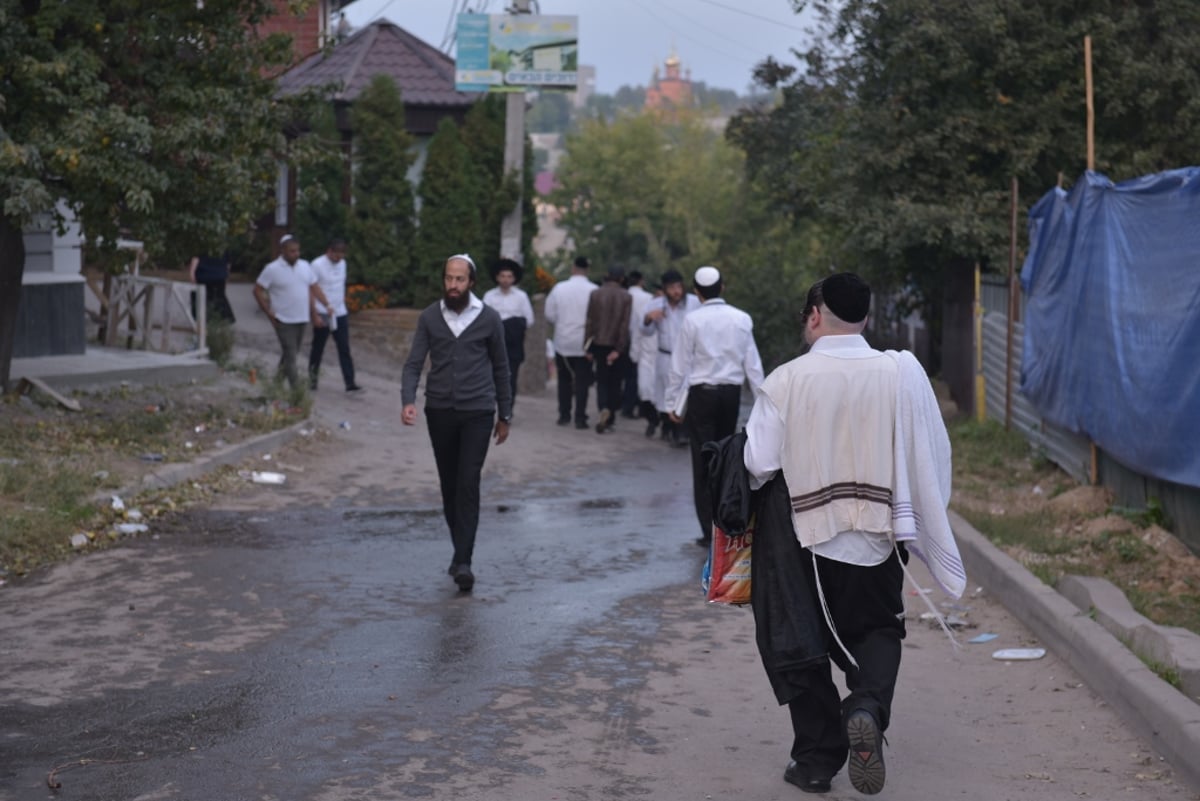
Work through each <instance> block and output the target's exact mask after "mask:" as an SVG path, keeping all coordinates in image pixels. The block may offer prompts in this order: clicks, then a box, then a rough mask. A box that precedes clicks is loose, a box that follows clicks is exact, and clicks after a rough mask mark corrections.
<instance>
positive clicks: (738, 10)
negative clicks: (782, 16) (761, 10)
mask: <svg viewBox="0 0 1200 801" xmlns="http://www.w3.org/2000/svg"><path fill="white" fill-rule="evenodd" d="M700 2H701V3H707V4H708V5H710V6H716V7H717V8H723V9H725V10H726V11H733V12H735V13H737V14H744V15H746V16H747V17H754V18H755V19H760V20H762V21H763V22H769V23H771V24H772V25H778V26H779V27H780V28H788V29H790V30H793V31H800V33H808V31H807V30H806V29H804V28H801V27H799V26H797V25H788V24H787V23H786V22H780V21H779V20H777V19H771V18H770V17H764V16H763V15H762V14H755V13H754V12H753V11H747V10H745V9H744V8H738V7H737V6H727V5H725V4H724V3H718V2H717V0H700Z"/></svg>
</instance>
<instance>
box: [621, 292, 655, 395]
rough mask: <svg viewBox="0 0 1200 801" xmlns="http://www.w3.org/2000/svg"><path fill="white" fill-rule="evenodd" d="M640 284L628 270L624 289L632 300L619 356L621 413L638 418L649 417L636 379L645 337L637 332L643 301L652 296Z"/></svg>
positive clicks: (648, 299) (646, 301)
mask: <svg viewBox="0 0 1200 801" xmlns="http://www.w3.org/2000/svg"><path fill="white" fill-rule="evenodd" d="M643 283H645V279H644V278H643V276H642V274H641V273H640V272H638V271H637V270H633V271H631V272H630V273H629V275H628V276H627V277H626V280H625V285H626V291H627V292H629V297H630V298H631V299H632V301H633V303H632V305H631V306H630V309H629V353H628V355H627V356H626V357H624V358H623V362H624V372H623V373H622V382H623V385H622V388H621V416H622V417H627V418H630V419H635V418H638V417H645V418H646V419H650V415H647V414H645V413H644V411H643V404H642V397H641V382H640V373H641V368H640V364H641V361H642V350H643V348H644V347H645V346H644V344H643V343H644V342H646V341H647V339H648V338H647V337H643V336H642V335H641V330H640V329H641V327H642V315H643V314H645V313H646V304H647V303H649V302H650V301H651V300H652V299H653V298H654V295H652V294H650V293H649V292H647V291H646V288H645V287H644V286H643ZM653 359H654V357H653V356H651V357H650V358H649V359H647V361H649V362H652V361H653Z"/></svg>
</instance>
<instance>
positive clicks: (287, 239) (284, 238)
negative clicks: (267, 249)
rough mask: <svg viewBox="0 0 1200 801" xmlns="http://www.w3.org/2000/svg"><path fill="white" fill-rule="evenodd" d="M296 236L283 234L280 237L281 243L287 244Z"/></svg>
mask: <svg viewBox="0 0 1200 801" xmlns="http://www.w3.org/2000/svg"><path fill="white" fill-rule="evenodd" d="M295 238H296V237H294V236H292V235H291V234H284V235H283V236H281V237H279V244H281V245H284V244H287V243H288V242H291V241H292V240H293V239H295Z"/></svg>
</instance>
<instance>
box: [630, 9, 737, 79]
mask: <svg viewBox="0 0 1200 801" xmlns="http://www.w3.org/2000/svg"><path fill="white" fill-rule="evenodd" d="M638 8H640V9H641V10H642V11H645V12H646V13H647V14H649V15H650V16H652V17H654V18H655V19H656V20H658V21H659V22H661V23H662V24H663V27H665V28H667V29H668V30H670V31H672V32H674V33H676V34H677V35H679V36H682V37H683V38H684V39H687V40H688V41H690V42H693V43H694V44H697V45H699V46H700V47H701V48H703V49H704V50H707V51H709V52H711V53H716V54H717V55H720V56H725V58H728V59H730V60H732V61H735V62H737V63H738V64H745V63H746V58H745V57H744V56H736V55H734V54H732V53H726V52H725V51H724V50H719V49H717V48H715V47H712V46H711V45H707V44H705V43H704V42H701V41H699V40H697V39H696V38H695V37H692V36H689V35H688V34H686V33H684V32H683V31H680V30H678V29H676V28H675V27H674V26H673V25H671V23H670V22H668V21H667V20H665V19H663V18H662V17H660V16H659V15H658V14H657V13H655V11H654V10H653V9H652V8H650V7H649V6H647V5H644V4H641V5H639V6H638Z"/></svg>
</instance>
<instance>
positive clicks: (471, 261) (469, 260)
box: [446, 253, 475, 272]
mask: <svg viewBox="0 0 1200 801" xmlns="http://www.w3.org/2000/svg"><path fill="white" fill-rule="evenodd" d="M455 259H462V260H463V261H465V262H466V263H467V264H469V265H471V272H475V260H474V259H472V258H471V257H470V256H468V255H467V254H466V253H455V254H454V255H453V256H451V257H450V258H448V259H446V261H448V262H450V261H454V260H455Z"/></svg>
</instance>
